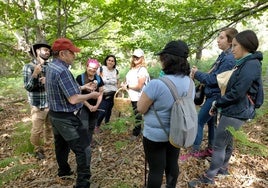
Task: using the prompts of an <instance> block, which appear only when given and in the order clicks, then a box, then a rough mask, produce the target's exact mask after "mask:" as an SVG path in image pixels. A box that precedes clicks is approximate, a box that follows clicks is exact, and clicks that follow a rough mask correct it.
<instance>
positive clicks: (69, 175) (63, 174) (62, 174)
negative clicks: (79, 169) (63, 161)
mask: <svg viewBox="0 0 268 188" xmlns="http://www.w3.org/2000/svg"><path fill="white" fill-rule="evenodd" d="M73 174H74V172H73V171H71V170H70V171H69V172H68V173H59V174H58V176H59V177H60V178H61V179H63V180H64V179H71V178H72V177H71V176H72V175H73Z"/></svg>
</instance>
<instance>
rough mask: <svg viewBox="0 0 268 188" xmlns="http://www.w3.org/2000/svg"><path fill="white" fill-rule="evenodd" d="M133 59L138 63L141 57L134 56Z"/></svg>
mask: <svg viewBox="0 0 268 188" xmlns="http://www.w3.org/2000/svg"><path fill="white" fill-rule="evenodd" d="M132 58H133V59H134V60H136V61H138V60H139V59H140V58H141V57H137V56H132Z"/></svg>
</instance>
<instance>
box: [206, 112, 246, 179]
mask: <svg viewBox="0 0 268 188" xmlns="http://www.w3.org/2000/svg"><path fill="white" fill-rule="evenodd" d="M244 123H245V121H244V120H240V119H236V118H232V117H226V116H222V117H221V118H220V122H219V126H218V128H217V130H216V134H215V140H214V145H213V150H214V151H213V154H212V159H211V162H210V167H209V169H208V171H207V172H206V175H207V177H209V178H211V179H213V178H214V177H215V176H216V174H217V172H218V171H219V169H220V168H223V169H226V168H227V167H228V163H229V160H230V158H231V155H232V152H233V136H232V134H231V133H230V132H229V131H228V130H227V129H226V128H227V127H233V128H234V129H235V130H238V129H239V128H240V127H241V126H242V125H243V124H244Z"/></svg>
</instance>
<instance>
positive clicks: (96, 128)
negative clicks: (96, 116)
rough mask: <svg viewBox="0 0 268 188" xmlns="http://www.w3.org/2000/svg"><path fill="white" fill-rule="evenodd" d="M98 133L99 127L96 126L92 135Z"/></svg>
mask: <svg viewBox="0 0 268 188" xmlns="http://www.w3.org/2000/svg"><path fill="white" fill-rule="evenodd" d="M100 132H101V130H100V127H99V126H96V127H95V129H94V133H95V134H99V133H100Z"/></svg>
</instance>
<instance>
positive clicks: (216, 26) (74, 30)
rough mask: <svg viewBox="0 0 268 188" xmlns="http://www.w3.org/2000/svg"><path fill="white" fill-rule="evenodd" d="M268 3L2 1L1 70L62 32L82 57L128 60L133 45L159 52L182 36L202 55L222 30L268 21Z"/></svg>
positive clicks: (10, 69)
mask: <svg viewBox="0 0 268 188" xmlns="http://www.w3.org/2000/svg"><path fill="white" fill-rule="evenodd" d="M267 8H268V2H267V1H266V0H221V1H214V0H179V1H175V0H165V1H162V0H55V1H48V0H16V1H15V0H0V11H1V12H2V16H1V18H0V25H1V31H0V65H1V67H2V70H1V71H0V75H1V76H6V75H9V74H16V73H17V72H18V71H21V67H22V66H23V64H24V63H27V62H28V61H29V59H30V56H29V55H28V51H29V48H30V46H31V45H32V44H34V43H36V42H38V41H47V42H48V43H49V44H51V43H52V42H53V41H54V40H55V39H56V38H58V37H67V38H70V39H71V40H72V41H74V43H75V44H76V45H77V46H79V47H80V48H81V49H82V52H81V53H80V54H79V55H78V58H77V60H78V61H85V59H87V58H88V57H91V56H94V58H97V59H103V57H104V56H106V55H107V54H110V53H112V54H116V55H117V56H119V57H121V59H122V60H123V59H124V58H127V57H128V56H129V55H130V53H131V51H132V50H133V48H136V47H140V48H142V49H144V51H146V52H155V51H158V50H159V49H161V48H162V47H163V45H164V44H165V43H166V42H167V41H170V40H172V39H178V38H180V39H183V40H185V41H186V42H187V43H188V44H189V46H190V49H191V54H192V55H194V58H195V59H201V57H202V50H203V49H204V48H206V47H207V46H208V45H210V44H211V42H212V41H213V40H214V39H215V37H216V36H217V34H218V32H219V30H220V29H222V28H224V27H236V26H237V25H238V24H242V25H245V26H248V27H249V28H250V27H254V26H253V25H252V23H251V22H249V20H252V19H254V20H258V19H263V18H264V19H266V20H267V13H266V14H265V12H267ZM252 29H255V28H252Z"/></svg>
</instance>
